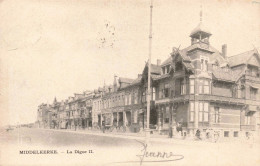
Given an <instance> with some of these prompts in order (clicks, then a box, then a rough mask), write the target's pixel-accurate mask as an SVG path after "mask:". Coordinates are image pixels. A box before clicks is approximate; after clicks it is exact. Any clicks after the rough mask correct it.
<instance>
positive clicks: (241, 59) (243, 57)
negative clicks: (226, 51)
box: [228, 49, 258, 67]
mask: <svg viewBox="0 0 260 166" xmlns="http://www.w3.org/2000/svg"><path fill="white" fill-rule="evenodd" d="M254 54H258V52H257V50H256V49H254V50H250V51H247V52H243V53H241V54H238V55H233V56H230V57H228V63H229V66H230V67H233V66H238V65H242V64H246V63H247V61H248V60H249V59H250V58H251V57H252V56H253V55H254Z"/></svg>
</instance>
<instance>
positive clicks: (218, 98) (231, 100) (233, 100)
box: [196, 95, 245, 105]
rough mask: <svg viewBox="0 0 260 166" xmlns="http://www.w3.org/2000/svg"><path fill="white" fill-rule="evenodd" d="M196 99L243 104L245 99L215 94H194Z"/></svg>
mask: <svg viewBox="0 0 260 166" xmlns="http://www.w3.org/2000/svg"><path fill="white" fill-rule="evenodd" d="M196 98H197V99H198V100H204V101H211V102H217V103H231V104H240V105H242V104H245V99H240V98H232V97H225V96H215V95H198V96H196Z"/></svg>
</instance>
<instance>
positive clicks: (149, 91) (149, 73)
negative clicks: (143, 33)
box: [145, 0, 153, 144]
mask: <svg viewBox="0 0 260 166" xmlns="http://www.w3.org/2000/svg"><path fill="white" fill-rule="evenodd" d="M152 12H153V0H151V5H150V32H149V55H148V85H147V86H148V87H147V111H146V112H147V124H146V134H145V137H146V143H147V144H148V143H149V139H150V100H151V89H150V86H151V56H152Z"/></svg>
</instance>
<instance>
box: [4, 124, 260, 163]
mask: <svg viewBox="0 0 260 166" xmlns="http://www.w3.org/2000/svg"><path fill="white" fill-rule="evenodd" d="M19 138H20V139H19ZM165 140H166V141H165ZM0 141H1V144H2V145H1V144H0V145H1V146H0V147H1V150H2V149H4V151H3V150H2V151H1V155H2V159H5V156H6V157H7V156H10V155H11V156H13V157H14V158H15V159H18V160H19V161H23V160H24V161H26V162H27V161H31V160H37V162H39V163H44V164H52V165H53V164H56V165H59V162H58V161H60V160H62V159H63V160H64V157H65V156H66V164H68V165H70V164H72V163H74V164H75V163H77V164H79V165H82V163H86V162H88V163H89V164H88V165H140V157H138V156H137V155H141V154H143V150H144V146H143V144H142V143H140V142H144V141H143V138H142V137H131V136H129V137H127V136H118V135H115V134H103V133H101V132H99V133H83V132H75V131H59V130H45V129H33V128H20V129H19V128H16V129H14V130H11V131H9V132H6V131H4V130H1V134H0ZM138 141H140V142H138ZM19 142H20V144H19ZM45 149H54V150H57V151H58V153H59V154H57V155H52V156H51V155H24V154H23V155H21V154H19V151H21V150H45ZM75 150H79V151H89V150H92V151H93V154H81V155H79V154H75ZM67 151H73V154H67ZM147 151H149V152H153V153H158V152H161V153H163V152H166V153H167V154H169V153H170V152H172V153H174V154H175V155H179V156H182V157H183V158H182V159H181V160H177V161H171V162H160V163H157V162H156V163H153V162H152V163H147V162H143V163H142V165H172V164H174V165H182V164H187V163H193V165H207V166H208V165H216V166H217V165H226V164H227V163H236V165H241V166H242V165H255V164H256V163H257V162H259V161H257V160H258V158H259V157H258V156H259V149H258V148H256V147H255V146H254V145H250V144H245V145H241V144H240V145H239V144H234V143H232V142H231V143H221V144H213V143H206V142H194V143H191V142H188V141H181V142H178V141H177V142H176V141H171V140H167V138H164V139H151V143H150V144H149V145H148V148H147ZM177 158H178V157H177ZM46 159H48V160H46ZM101 159H102V160H101ZM150 160H156V161H157V160H163V159H161V158H159V159H158V158H155V159H153V157H151V156H150V157H146V158H145V159H144V161H150ZM164 160H165V159H164ZM3 161H4V162H7V163H9V164H12V162H14V161H12V160H8V161H7V160H3ZM125 161H127V162H126V163H125ZM202 161H203V162H202ZM212 161H215V162H212ZM32 162H33V161H32ZM115 162H119V163H115ZM121 162H123V163H121ZM109 163H111V164H109ZM0 164H1V163H0Z"/></svg>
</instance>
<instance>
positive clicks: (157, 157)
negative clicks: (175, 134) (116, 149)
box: [110, 140, 184, 165]
mask: <svg viewBox="0 0 260 166" xmlns="http://www.w3.org/2000/svg"><path fill="white" fill-rule="evenodd" d="M136 141H137V142H139V143H140V144H141V145H142V147H143V149H142V150H141V154H139V155H136V156H137V157H139V161H122V162H114V163H113V164H122V163H140V165H142V164H143V163H153V162H158V163H159V162H172V161H177V160H182V159H183V158H184V156H183V155H180V154H174V153H173V152H168V153H167V152H152V151H148V150H147V148H148V145H147V144H146V143H143V142H141V141H138V140H136ZM145 159H148V160H145ZM110 164H112V163H110Z"/></svg>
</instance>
